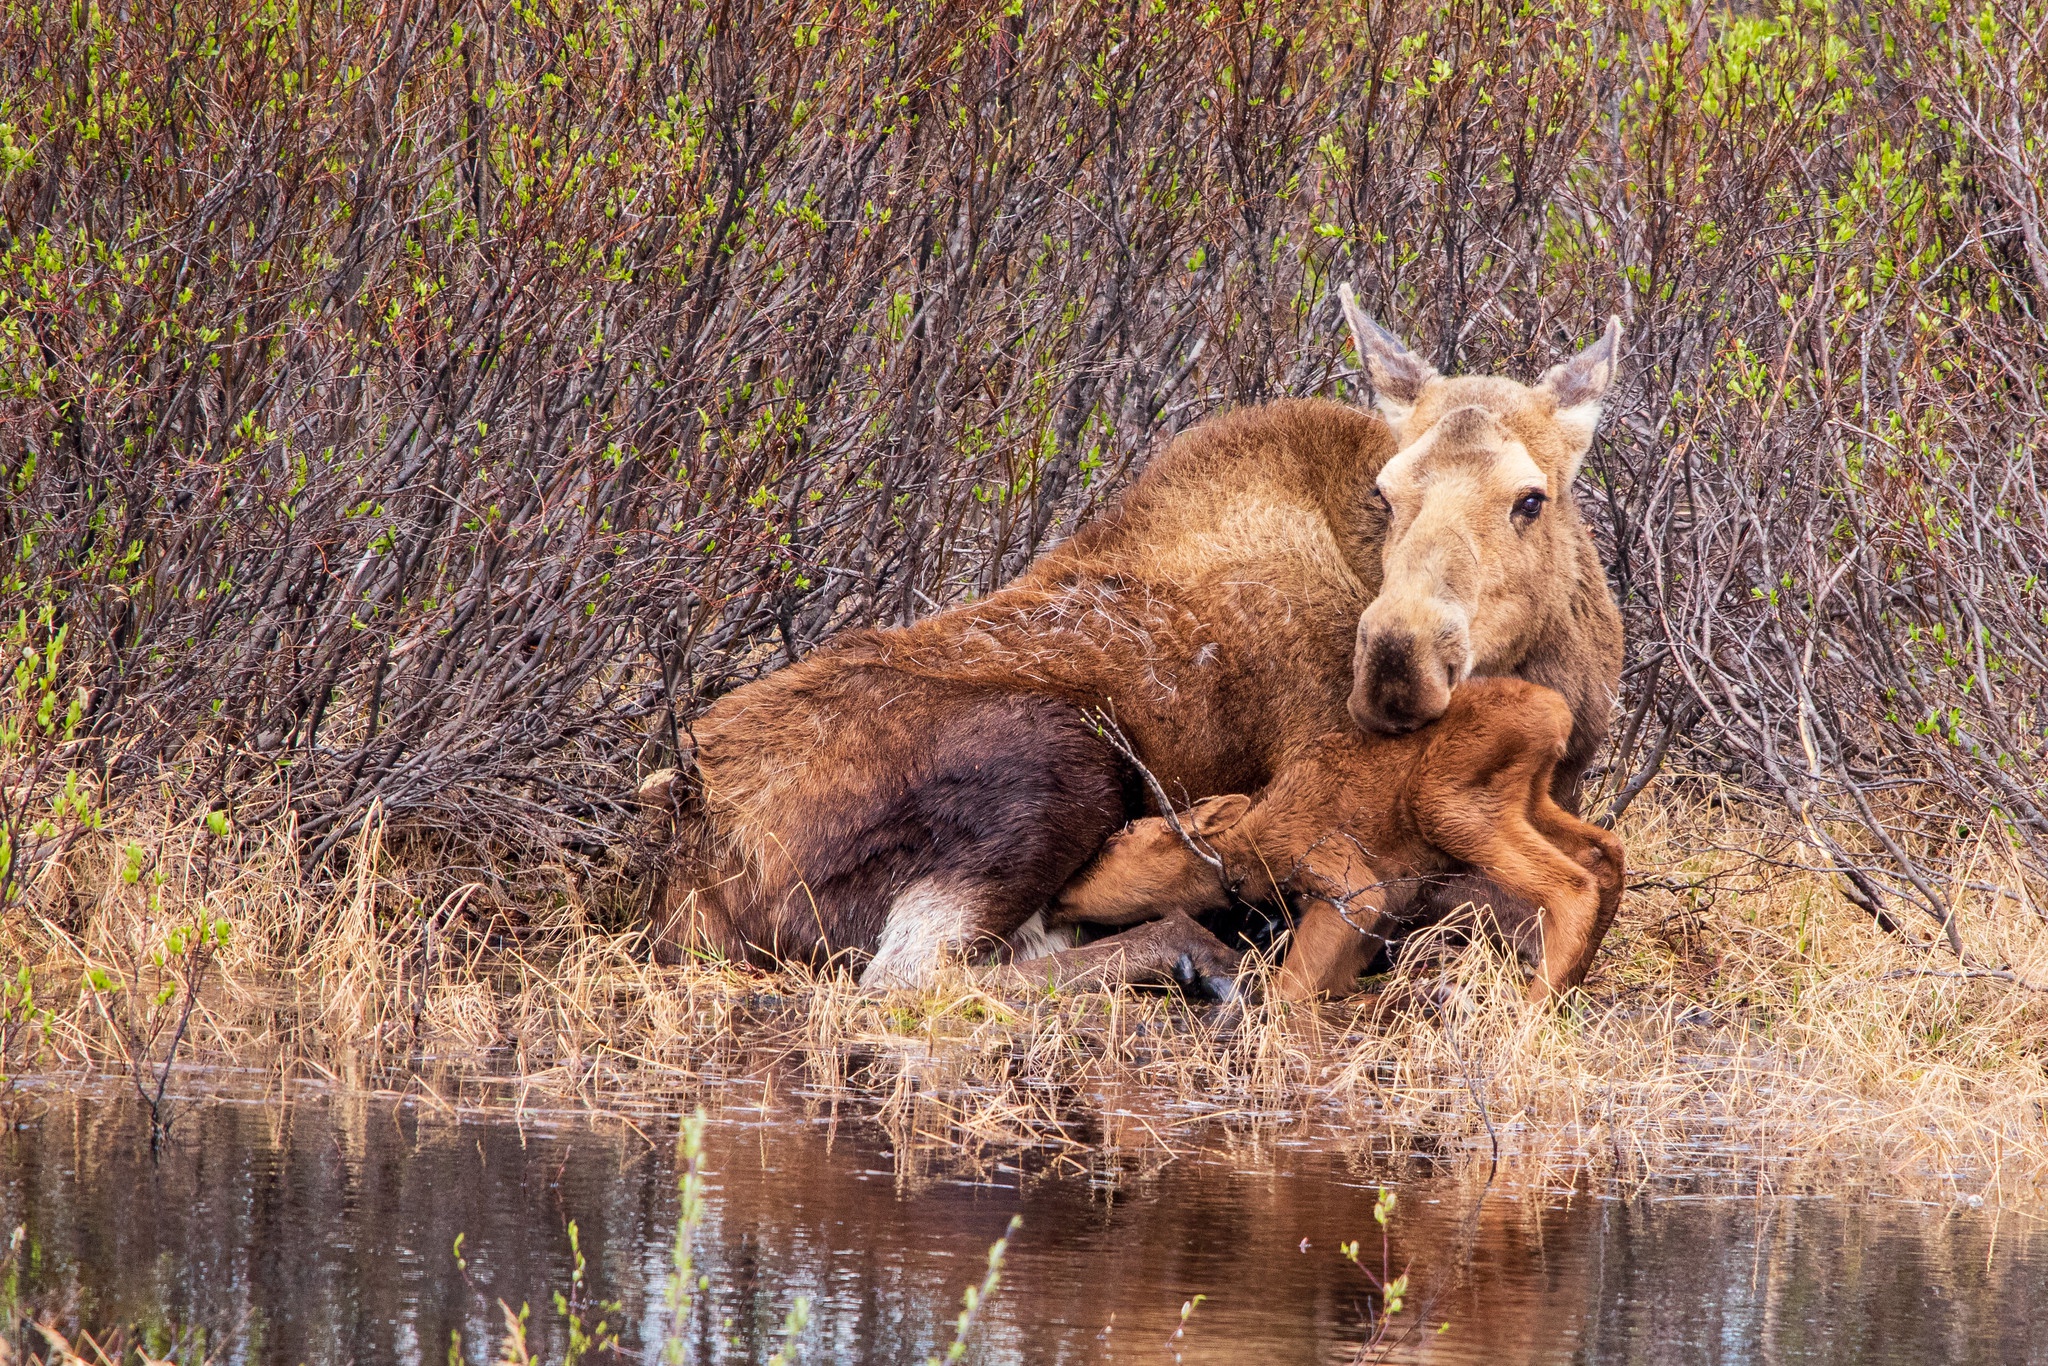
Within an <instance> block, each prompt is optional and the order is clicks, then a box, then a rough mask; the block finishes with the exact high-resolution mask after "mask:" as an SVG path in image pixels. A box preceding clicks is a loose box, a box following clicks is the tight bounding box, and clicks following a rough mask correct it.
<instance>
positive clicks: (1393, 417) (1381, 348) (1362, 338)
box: [1337, 284, 1436, 437]
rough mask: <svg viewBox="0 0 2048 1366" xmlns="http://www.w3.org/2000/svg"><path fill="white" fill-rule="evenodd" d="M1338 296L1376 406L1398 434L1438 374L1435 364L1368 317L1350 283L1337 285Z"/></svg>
mask: <svg viewBox="0 0 2048 1366" xmlns="http://www.w3.org/2000/svg"><path fill="white" fill-rule="evenodd" d="M1337 299H1338V302H1340V303H1342V304H1343V305H1344V321H1345V322H1346V323H1348V324H1350V327H1351V344H1352V345H1353V346H1355V347H1357V348H1358V359H1359V360H1361V361H1363V362H1364V363H1365V373H1366V374H1367V375H1369V376H1370V377H1371V379H1372V400H1373V406H1374V407H1375V408H1378V409H1379V410H1380V416H1381V417H1384V418H1385V419H1386V420H1387V425H1388V426H1390V427H1392V428H1393V429H1394V432H1395V435H1396V436H1397V437H1398V436H1399V435H1400V432H1401V427H1402V424H1403V423H1405V422H1407V421H1408V414H1410V413H1412V412H1414V411H1415V404H1416V401H1417V400H1418V399H1420V398H1421V397H1422V386H1423V385H1425V384H1427V383H1429V382H1430V381H1431V380H1433V379H1435V378H1436V367H1435V366H1433V365H1431V364H1430V363H1429V362H1428V361H1426V360H1424V359H1423V358H1422V357H1420V356H1418V355H1416V354H1415V353H1414V352H1413V351H1410V350H1409V349H1408V348H1407V346H1406V345H1404V344H1403V343H1402V341H1401V339H1400V338H1399V337H1397V336H1395V335H1394V334H1393V333H1391V332H1389V331H1387V329H1386V328H1384V327H1381V326H1380V325H1379V324H1378V323H1376V322H1374V321H1373V320H1372V319H1371V318H1369V317H1367V316H1366V312H1365V310H1364V309H1362V308H1360V307H1359V306H1358V296H1357V295H1356V294H1353V293H1352V292H1351V286H1350V285H1349V284H1341V285H1339V286H1337Z"/></svg>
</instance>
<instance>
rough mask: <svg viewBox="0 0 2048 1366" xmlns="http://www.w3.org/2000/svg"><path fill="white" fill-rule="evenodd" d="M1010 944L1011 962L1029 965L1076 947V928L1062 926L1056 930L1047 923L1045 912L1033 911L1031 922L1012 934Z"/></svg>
mask: <svg viewBox="0 0 2048 1366" xmlns="http://www.w3.org/2000/svg"><path fill="white" fill-rule="evenodd" d="M1009 944H1010V961H1011V962H1012V963H1028V962H1030V961H1031V960H1032V959H1034V958H1046V957H1049V956H1051V955H1052V954H1055V953H1059V952H1062V951H1063V950H1066V949H1071V948H1072V947H1074V944H1075V935H1074V927H1073V926H1071V925H1061V926H1059V927H1058V928H1057V929H1055V928H1053V927H1051V926H1049V925H1047V924H1046V923H1045V912H1044V911H1033V912H1032V913H1031V918H1030V919H1029V920H1027V921H1025V922H1024V923H1023V924H1021V925H1019V926H1018V927H1017V928H1016V929H1015V930H1014V931H1012V932H1011V934H1010V939H1009Z"/></svg>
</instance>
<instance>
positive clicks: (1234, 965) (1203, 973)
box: [984, 912, 1242, 1000]
mask: <svg viewBox="0 0 2048 1366" xmlns="http://www.w3.org/2000/svg"><path fill="white" fill-rule="evenodd" d="M1241 962H1242V955H1241V954H1239V953H1237V952H1236V951H1235V950H1233V949H1231V948H1230V946H1229V945H1227V944H1225V943H1224V942H1223V941H1222V940H1220V939H1218V938H1217V937H1216V936H1215V935H1213V934H1211V933H1209V931H1207V930H1205V929H1203V928H1202V927H1201V926H1200V925H1198V924H1196V923H1195V922H1194V921H1193V920H1191V919H1189V918H1188V917H1187V916H1185V915H1182V914H1180V913H1179V912H1169V913H1168V914H1166V915H1162V916H1160V917H1159V918H1157V919H1155V920H1150V921H1147V922H1145V923H1144V924H1142V925H1139V926H1137V927H1136V928H1134V929H1128V930H1125V931H1123V932H1122V933H1121V934H1113V935H1110V936H1109V937H1108V938H1106V939H1098V940H1096V941H1095V942H1094V943H1093V944H1084V945H1082V946H1081V947H1080V948H1076V949H1062V950H1061V951H1060V952H1058V953H1049V954H1045V955H1043V956H1042V957H1038V958H1031V959H1026V960H1025V961H1023V962H1021V963H1008V964H1005V965H1003V966H1002V967H1000V968H997V969H995V973H994V976H993V977H992V978H988V979H984V980H989V981H991V983H992V984H1001V985H1008V986H1011V987H1013V988H1021V989H1023V990H1027V991H1051V990H1062V991H1064V990H1073V989H1077V988H1078V989H1095V990H1103V989H1109V988H1114V987H1121V986H1173V985H1178V986H1180V987H1183V988H1185V989H1188V990H1192V991H1198V992H1201V993H1203V994H1205V995H1208V996H1212V997H1214V998H1215V999H1217V1000H1229V999H1230V998H1231V997H1233V996H1234V995H1235V994H1236V981H1237V970H1238V967H1239V964H1240V963H1241Z"/></svg>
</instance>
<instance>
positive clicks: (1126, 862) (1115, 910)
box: [1052, 794, 1252, 925]
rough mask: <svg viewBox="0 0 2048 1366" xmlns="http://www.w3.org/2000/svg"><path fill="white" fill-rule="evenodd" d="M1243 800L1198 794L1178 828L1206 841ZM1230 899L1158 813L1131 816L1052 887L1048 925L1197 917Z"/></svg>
mask: <svg viewBox="0 0 2048 1366" xmlns="http://www.w3.org/2000/svg"><path fill="white" fill-rule="evenodd" d="M1251 804H1252V803H1251V798H1249V797H1245V796H1239V795H1235V794H1233V795H1230V796H1223V797H1205V798H1203V799H1202V800H1201V801H1199V802H1196V803H1195V804H1194V806H1193V807H1192V808H1190V809H1189V810H1187V811H1184V812H1182V813H1181V815H1180V824H1181V829H1182V830H1185V831H1187V832H1188V834H1190V835H1192V836H1194V837H1195V838H1196V839H1200V840H1210V839H1214V838H1216V837H1217V836H1219V835H1221V834H1223V833H1224V832H1225V831H1227V830H1230V829H1232V828H1234V827H1235V826H1236V825H1237V823H1238V822H1239V821H1241V820H1243V819H1244V814H1245V812H1247V811H1249V810H1250V809H1251ZM1229 904H1230V896H1229V893H1228V892H1227V891H1226V890H1225V889H1224V886H1223V883H1222V882H1221V880H1219V879H1218V878H1217V876H1216V870H1215V869H1214V868H1212V867H1211V866H1210V865H1209V864H1208V863H1207V862H1205V861H1204V860H1203V859H1202V857H1201V856H1200V855H1199V854H1197V853H1195V851H1194V850H1193V849H1190V848H1189V847H1188V842H1187V840H1185V839H1183V838H1182V837H1181V834H1180V831H1177V830H1175V829H1174V828H1173V826H1172V824H1171V823H1170V822H1168V821H1167V819H1166V818H1165V817H1164V816H1146V817H1143V818H1141V819H1139V820H1135V821H1132V822H1131V823H1130V824H1129V825H1127V826H1125V827H1124V828H1123V829H1122V830H1120V831H1118V832H1117V833H1116V834H1114V835H1111V836H1110V837H1109V840H1108V842H1107V843H1105V844H1104V845H1103V846H1102V849H1101V851H1100V852H1099V853H1097V854H1096V855H1095V857H1094V858H1093V859H1091V860H1090V861H1089V862H1088V864H1087V866H1086V867H1084V868H1082V869H1081V871H1080V872H1078V873H1076V874H1074V876H1073V879H1072V880H1071V881H1069V882H1068V883H1067V885H1066V886H1065V887H1062V888H1061V889H1060V894H1059V898H1058V899H1057V900H1056V901H1055V902H1054V904H1053V914H1052V923H1053V924H1055V925H1073V924H1083V923H1094V924H1108V925H1121V924H1128V923H1131V922H1132V921H1133V920H1134V919H1141V918H1145V917H1147V916H1156V915H1163V914H1167V913H1169V912H1173V911H1180V912H1182V913H1184V914H1187V915H1198V914H1200V913H1201V912H1203V911H1207V910H1217V909H1220V908H1222V907H1224V906H1227V905H1229Z"/></svg>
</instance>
